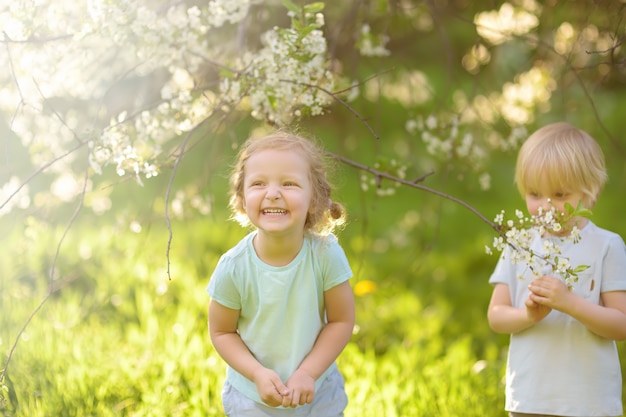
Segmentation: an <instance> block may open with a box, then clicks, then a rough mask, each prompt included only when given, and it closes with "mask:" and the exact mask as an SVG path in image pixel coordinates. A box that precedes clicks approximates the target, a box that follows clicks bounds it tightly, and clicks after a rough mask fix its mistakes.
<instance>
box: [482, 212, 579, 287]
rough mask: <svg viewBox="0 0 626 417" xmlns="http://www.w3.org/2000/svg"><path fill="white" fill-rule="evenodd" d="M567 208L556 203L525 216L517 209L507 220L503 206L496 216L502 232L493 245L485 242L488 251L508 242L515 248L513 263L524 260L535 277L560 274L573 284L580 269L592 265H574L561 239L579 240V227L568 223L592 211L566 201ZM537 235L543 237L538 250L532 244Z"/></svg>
mask: <svg viewBox="0 0 626 417" xmlns="http://www.w3.org/2000/svg"><path fill="white" fill-rule="evenodd" d="M565 210H566V211H565V213H559V212H557V211H556V209H555V208H554V207H552V209H550V210H545V211H544V210H541V209H540V210H539V213H538V214H537V215H535V216H530V217H528V216H525V215H524V213H523V212H522V211H521V210H516V211H515V219H508V220H507V219H506V218H505V212H504V210H502V211H501V212H500V213H499V214H498V215H497V216H496V217H495V219H494V223H495V225H496V228H497V230H498V232H499V233H500V235H499V236H497V237H495V238H494V240H493V243H492V245H491V246H485V251H486V252H487V254H492V253H493V250H492V248H494V249H496V250H497V251H498V252H502V251H504V249H505V248H506V247H507V245H508V246H509V247H510V248H511V249H512V250H511V251H510V257H511V262H512V263H513V264H525V265H526V266H528V268H529V269H530V270H531V271H532V274H533V276H535V277H540V276H542V275H544V274H554V275H556V276H560V277H562V278H563V280H564V281H565V283H566V284H567V286H568V287H570V288H571V286H572V285H573V283H574V282H576V281H578V273H579V272H582V271H584V270H585V269H587V268H588V267H589V266H587V265H579V266H575V267H574V266H572V265H571V264H570V260H569V259H568V258H567V257H564V256H561V255H562V253H561V246H560V245H559V242H565V241H569V242H572V243H578V242H579V241H580V230H579V229H578V228H577V227H576V226H575V225H574V226H569V224H570V223H571V220H572V219H573V218H575V217H589V216H590V215H591V212H590V211H589V210H587V209H584V208H582V207H581V206H580V205H579V206H578V207H576V208H574V207H573V206H572V205H571V204H566V205H565ZM536 236H541V237H542V244H541V248H540V249H539V250H538V251H537V250H533V248H532V247H531V245H532V243H533V241H534V240H535V238H536ZM544 236H549V238H544ZM519 278H520V279H521V278H522V277H519Z"/></svg>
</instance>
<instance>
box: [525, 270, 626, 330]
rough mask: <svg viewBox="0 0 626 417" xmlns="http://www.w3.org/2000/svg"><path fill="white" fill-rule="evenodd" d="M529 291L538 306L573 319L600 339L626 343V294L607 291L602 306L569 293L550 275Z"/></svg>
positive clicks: (565, 287) (602, 299)
mask: <svg viewBox="0 0 626 417" xmlns="http://www.w3.org/2000/svg"><path fill="white" fill-rule="evenodd" d="M529 288H530V290H531V291H532V294H531V296H530V297H531V299H532V300H533V301H535V302H536V303H538V304H541V305H545V306H548V307H551V308H554V309H555V310H559V311H562V312H563V313H565V314H568V315H570V316H572V317H573V318H575V319H576V320H578V321H579V322H581V323H582V324H584V325H585V326H586V327H587V328H588V329H589V330H590V331H592V332H593V333H595V334H597V335H598V336H601V337H605V338H607V339H612V340H626V291H610V292H603V293H601V294H600V299H601V304H600V305H598V304H595V303H592V302H589V301H587V300H586V299H585V298H583V297H581V296H579V295H577V294H575V293H573V292H572V291H569V290H568V288H567V286H566V285H565V283H564V282H563V281H562V280H560V279H558V278H554V277H550V276H543V277H541V278H538V279H536V280H534V281H533V282H532V283H531V284H530V286H529Z"/></svg>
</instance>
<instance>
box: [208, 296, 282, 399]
mask: <svg viewBox="0 0 626 417" xmlns="http://www.w3.org/2000/svg"><path fill="white" fill-rule="evenodd" d="M238 319H239V310H233V309H231V308H227V307H224V306H223V305H221V304H220V303H218V302H216V301H214V300H211V302H210V304H209V335H210V336H211V342H212V343H213V346H214V347H215V350H217V352H218V353H219V354H220V356H221V357H222V358H223V359H224V361H226V363H227V364H228V365H230V367H231V368H233V369H234V370H236V371H237V372H239V373H240V374H242V375H243V376H245V377H246V378H248V379H249V380H251V381H253V382H254V383H255V384H256V387H257V390H258V392H259V396H260V397H261V400H263V402H264V403H266V404H267V405H269V406H272V407H276V406H278V405H280V404H282V402H283V396H285V395H287V394H289V389H288V388H287V387H286V386H285V384H283V382H282V381H281V380H280V377H279V376H278V374H277V373H276V372H274V371H273V370H271V369H267V368H265V367H264V366H263V365H262V364H261V363H260V362H259V361H258V360H256V358H255V357H254V356H253V355H252V353H251V352H250V350H248V347H247V346H246V345H245V343H244V342H243V340H241V337H240V336H239V333H237V320H238Z"/></svg>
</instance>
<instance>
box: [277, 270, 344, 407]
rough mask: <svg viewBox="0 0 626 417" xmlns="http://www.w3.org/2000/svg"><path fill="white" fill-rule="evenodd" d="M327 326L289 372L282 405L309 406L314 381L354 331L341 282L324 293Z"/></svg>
mask: <svg viewBox="0 0 626 417" xmlns="http://www.w3.org/2000/svg"><path fill="white" fill-rule="evenodd" d="M324 303H325V304H326V318H327V321H328V323H327V324H326V325H325V326H324V328H323V329H322V331H321V332H320V334H319V336H318V337H317V340H316V341H315V344H314V345H313V348H312V349H311V352H309V354H308V355H307V356H306V357H305V358H304V360H303V361H302V363H301V364H300V366H299V367H298V369H297V370H296V371H295V372H294V373H293V375H292V376H291V377H289V380H287V386H288V387H289V388H291V390H292V391H291V395H290V396H287V397H284V399H283V406H285V407H289V406H291V407H295V406H297V405H303V404H307V403H308V404H310V403H311V402H313V398H314V396H315V381H316V380H317V379H318V378H319V377H320V376H321V375H322V374H323V373H324V371H325V370H326V369H328V367H329V366H330V365H332V363H333V362H334V361H335V360H336V359H337V357H338V356H339V354H340V353H341V352H342V351H343V349H344V348H345V347H346V345H347V344H348V342H349V341H350V338H351V337H352V330H353V328H354V320H355V317H354V316H355V314H354V295H353V293H352V288H351V287H350V283H349V282H348V281H345V282H343V283H341V284H339V285H337V286H335V287H333V288H331V289H330V290H328V291H325V292H324Z"/></svg>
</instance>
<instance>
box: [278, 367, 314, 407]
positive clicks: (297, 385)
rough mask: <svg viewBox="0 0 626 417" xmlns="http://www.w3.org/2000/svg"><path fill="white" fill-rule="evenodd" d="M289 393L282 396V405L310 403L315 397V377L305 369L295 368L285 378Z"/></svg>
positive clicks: (295, 405)
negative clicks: (287, 377) (291, 373)
mask: <svg viewBox="0 0 626 417" xmlns="http://www.w3.org/2000/svg"><path fill="white" fill-rule="evenodd" d="M287 387H289V388H290V389H291V395H290V396H286V397H283V407H297V406H299V405H304V404H311V403H312V402H313V399H314V398H315V379H313V377H312V376H311V375H309V374H308V373H306V371H304V370H302V369H296V371H295V372H294V373H293V375H291V376H290V377H289V379H288V380H287Z"/></svg>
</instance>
